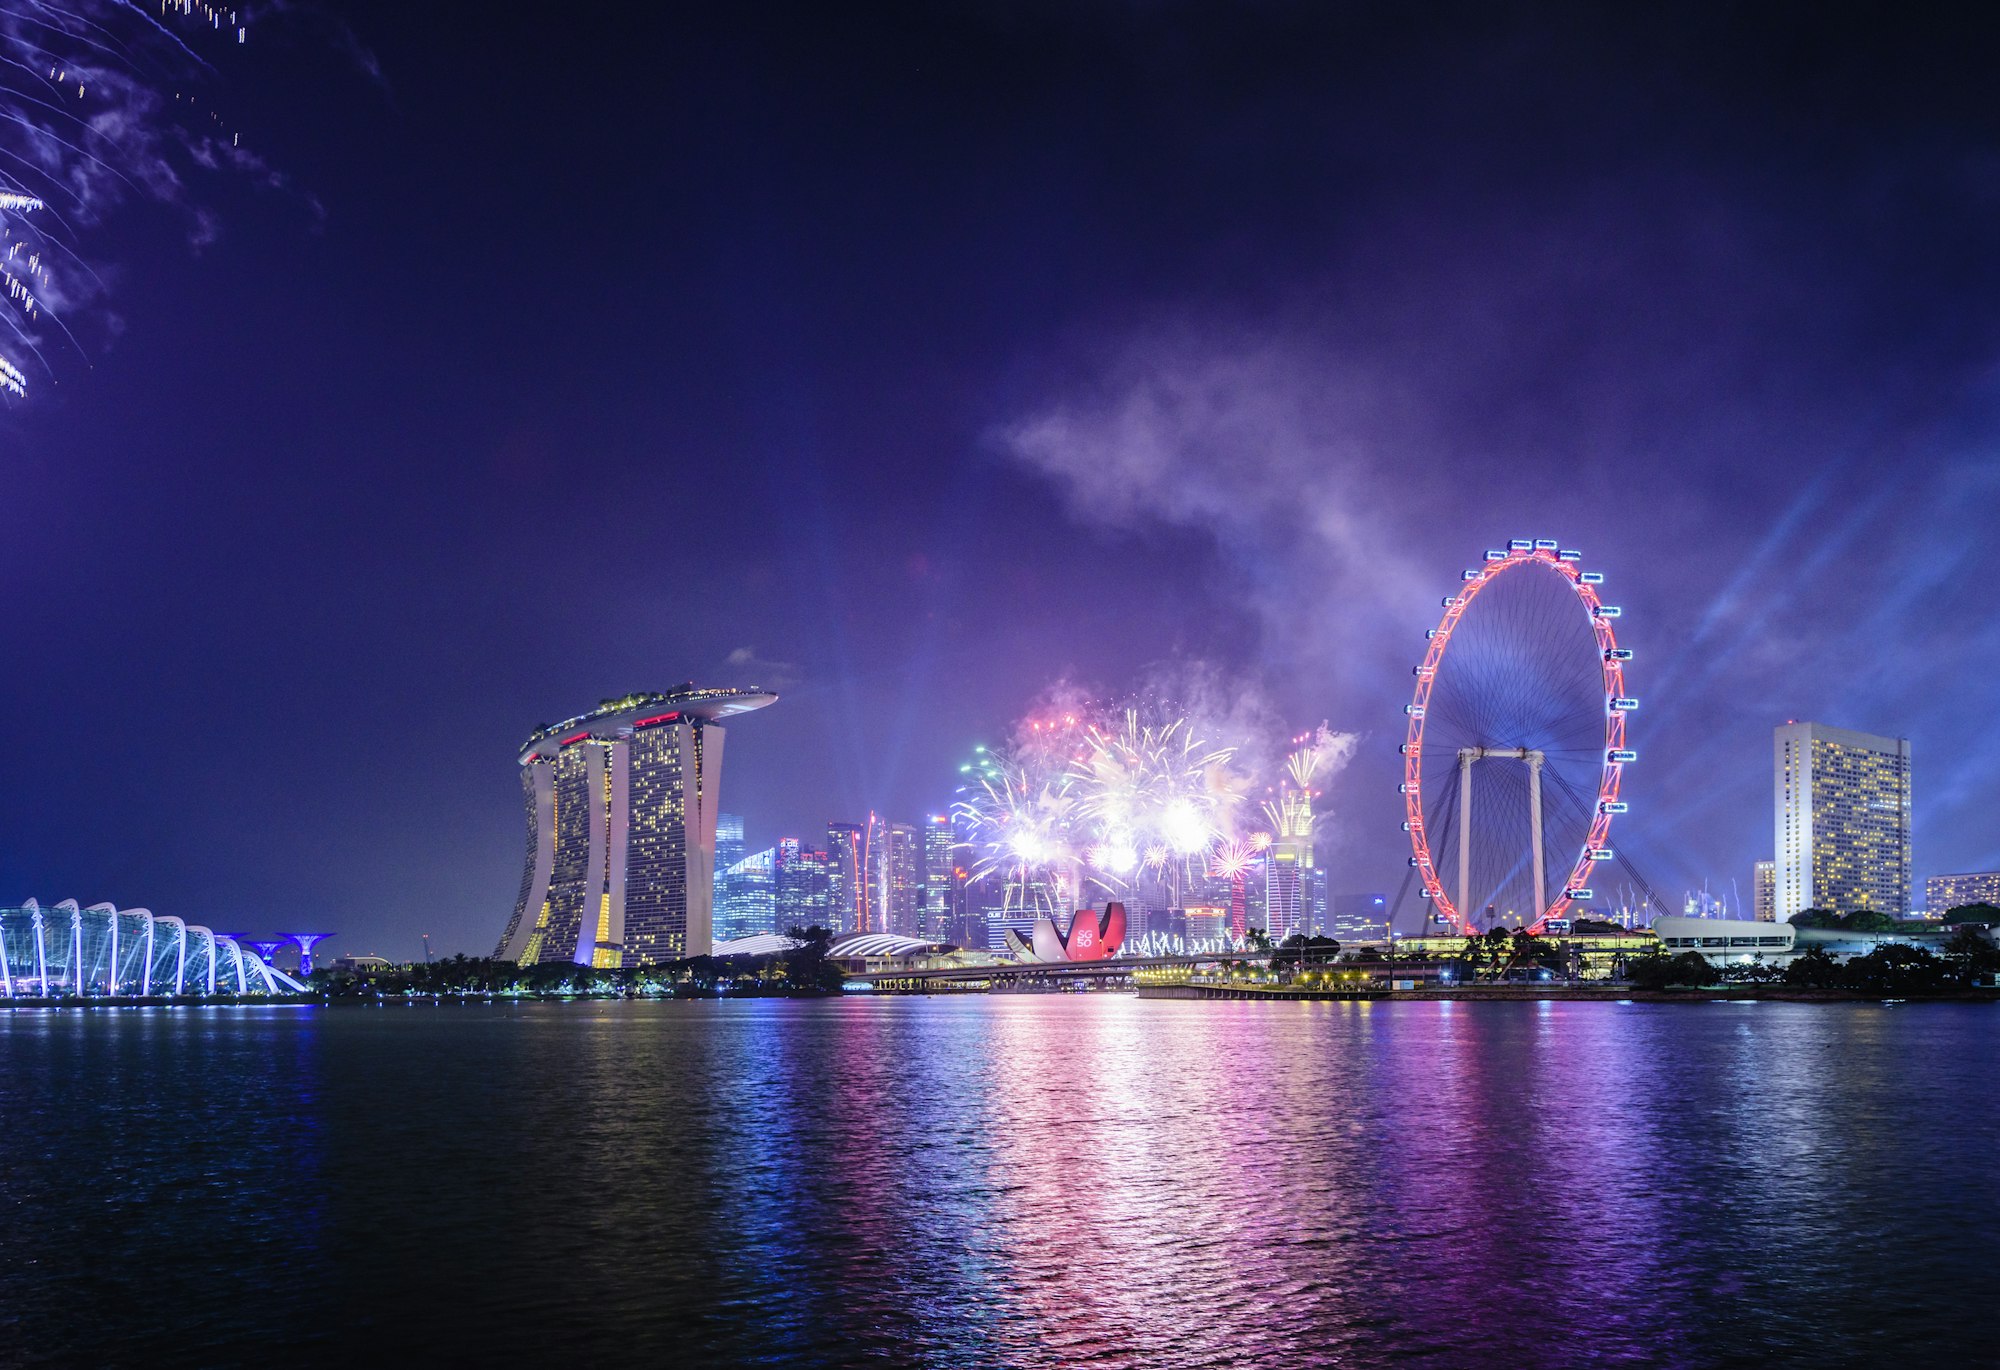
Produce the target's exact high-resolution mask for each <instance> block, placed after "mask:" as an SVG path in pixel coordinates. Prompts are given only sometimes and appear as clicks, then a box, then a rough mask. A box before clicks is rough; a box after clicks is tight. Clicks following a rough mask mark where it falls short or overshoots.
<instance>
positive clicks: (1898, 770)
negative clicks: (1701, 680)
mask: <svg viewBox="0 0 2000 1370" xmlns="http://www.w3.org/2000/svg"><path fill="white" fill-rule="evenodd" d="M1772 742H1773V746H1772V758H1771V761H1772V772H1773V774H1772V781H1773V786H1772V788H1773V794H1774V798H1775V801H1776V803H1775V806H1774V807H1775V810H1776V812H1775V814H1774V826H1775V832H1774V834H1773V836H1774V838H1775V844H1776V846H1777V849H1778V858H1777V864H1776V867H1775V869H1774V871H1773V884H1774V885H1775V890H1774V904H1775V908H1774V910H1773V911H1774V913H1775V914H1776V916H1777V919H1778V921H1779V922H1781V923H1784V922H1790V921H1791V918H1792V915H1793V914H1796V913H1803V912H1804V911H1805V910H1807V909H1832V910H1834V911H1835V912H1838V913H1853V912H1855V911H1857V910H1861V909H1867V910H1871V911H1873V912H1875V913H1886V914H1889V915H1890V916H1891V917H1895V918H1900V917H1902V916H1903V915H1904V914H1906V913H1908V912H1909V910H1910V743H1909V739H1907V738H1900V737H1874V736H1872V735H1870V734H1868V733H1857V732H1849V731H1848V730H1847V729H1845V728H1829V727H1827V726H1826V725H1825V724H1824V723H1796V722H1794V723H1785V724H1781V725H1780V726H1779V727H1778V728H1777V729H1776V730H1775V732H1774V734H1773V738H1772Z"/></svg>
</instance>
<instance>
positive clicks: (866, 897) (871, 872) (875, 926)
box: [861, 813, 894, 932]
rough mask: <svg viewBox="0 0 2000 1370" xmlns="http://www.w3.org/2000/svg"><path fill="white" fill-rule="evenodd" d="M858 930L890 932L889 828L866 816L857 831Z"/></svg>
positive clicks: (873, 817) (882, 820) (880, 821)
mask: <svg viewBox="0 0 2000 1370" xmlns="http://www.w3.org/2000/svg"><path fill="white" fill-rule="evenodd" d="M861 868H862V871H863V872H864V877H863V880H862V887H861V926H862V927H863V928H864V929H866V930H867V931H869V932H893V931H894V929H893V928H891V927H890V926H889V824H888V822H887V821H886V820H884V819H882V818H880V817H879V816H877V815H875V814H872V813H871V814H869V815H868V823H867V826H866V827H864V828H863V829H862V831H861Z"/></svg>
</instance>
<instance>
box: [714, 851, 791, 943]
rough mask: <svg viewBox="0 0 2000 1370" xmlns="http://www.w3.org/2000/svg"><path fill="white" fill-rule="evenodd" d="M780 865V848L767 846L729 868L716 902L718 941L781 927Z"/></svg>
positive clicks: (751, 935)
mask: <svg viewBox="0 0 2000 1370" xmlns="http://www.w3.org/2000/svg"><path fill="white" fill-rule="evenodd" d="M718 859H720V858H718ZM776 867H777V849H776V848H775V847H766V848H764V850H762V851H760V852H751V853H750V854H749V855H748V856H746V857H744V858H743V859H742V860H741V861H738V862H736V863H735V864H734V865H732V866H731V867H730V868H729V870H728V872H727V873H726V874H725V875H724V876H723V878H722V880H721V881H720V885H721V889H722V894H721V895H720V896H719V898H718V901H717V903H716V912H715V926H716V929H717V931H716V940H717V941H723V940H725V939H728V938H735V937H755V936H756V935H757V934H759V933H764V932H776V931H777V930H778V927H777V923H778V886H777V869H776Z"/></svg>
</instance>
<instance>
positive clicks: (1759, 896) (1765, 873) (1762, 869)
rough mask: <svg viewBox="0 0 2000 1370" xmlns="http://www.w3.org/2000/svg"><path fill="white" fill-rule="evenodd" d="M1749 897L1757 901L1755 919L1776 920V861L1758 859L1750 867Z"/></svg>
mask: <svg viewBox="0 0 2000 1370" xmlns="http://www.w3.org/2000/svg"><path fill="white" fill-rule="evenodd" d="M1750 886H1751V897H1752V898H1753V899H1755V900H1756V901H1757V921H1759V922H1761V923H1772V922H1776V921H1777V918H1778V863H1777V862H1776V861H1759V862H1757V863H1755V864H1754V865H1752V866H1751V867H1750Z"/></svg>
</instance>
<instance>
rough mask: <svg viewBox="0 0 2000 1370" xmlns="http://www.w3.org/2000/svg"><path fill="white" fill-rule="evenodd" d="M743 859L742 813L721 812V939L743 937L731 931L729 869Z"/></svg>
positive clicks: (717, 884) (718, 877) (718, 867)
mask: <svg viewBox="0 0 2000 1370" xmlns="http://www.w3.org/2000/svg"><path fill="white" fill-rule="evenodd" d="M742 859H743V816H742V815H741V814H735V813H719V814H717V815H716V816H715V928H716V934H715V935H716V937H717V938H718V939H726V938H730V937H741V936H742V935H743V934H742V933H739V932H731V931H728V929H729V928H730V927H731V926H732V923H731V920H730V912H729V871H730V868H731V867H733V866H735V864H736V863H737V862H738V861H741V860H742Z"/></svg>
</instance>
